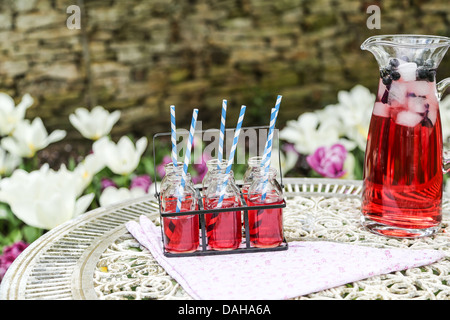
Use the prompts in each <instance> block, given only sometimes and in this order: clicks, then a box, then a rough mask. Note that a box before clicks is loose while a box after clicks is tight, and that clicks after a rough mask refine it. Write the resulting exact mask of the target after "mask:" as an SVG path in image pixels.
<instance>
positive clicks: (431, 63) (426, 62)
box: [423, 59, 434, 68]
mask: <svg viewBox="0 0 450 320" xmlns="http://www.w3.org/2000/svg"><path fill="white" fill-rule="evenodd" d="M423 65H424V67H429V68H431V67H432V66H433V65H434V61H433V59H427V60H426V61H425V63H424V64H423Z"/></svg>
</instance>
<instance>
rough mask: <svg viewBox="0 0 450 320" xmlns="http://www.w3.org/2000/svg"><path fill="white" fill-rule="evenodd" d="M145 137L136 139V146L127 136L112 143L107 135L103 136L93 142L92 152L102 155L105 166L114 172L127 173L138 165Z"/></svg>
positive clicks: (144, 145) (145, 141) (144, 146)
mask: <svg viewBox="0 0 450 320" xmlns="http://www.w3.org/2000/svg"><path fill="white" fill-rule="evenodd" d="M147 143H148V141H147V138H146V137H142V138H140V139H139V140H138V141H136V147H135V146H134V145H133V142H132V141H131V139H130V138H128V137H127V136H123V137H122V138H120V140H119V142H117V144H116V143H114V142H113V141H111V140H110V139H109V138H108V137H103V138H101V139H99V140H97V141H96V142H94V143H93V145H92V148H93V150H94V154H99V155H102V157H103V158H104V160H105V164H106V166H107V167H108V168H109V169H111V171H112V172H114V173H115V174H120V175H127V174H130V173H132V172H133V171H134V170H135V169H136V168H137V166H138V164H139V161H140V159H141V156H142V154H143V153H144V151H145V148H146V147H147Z"/></svg>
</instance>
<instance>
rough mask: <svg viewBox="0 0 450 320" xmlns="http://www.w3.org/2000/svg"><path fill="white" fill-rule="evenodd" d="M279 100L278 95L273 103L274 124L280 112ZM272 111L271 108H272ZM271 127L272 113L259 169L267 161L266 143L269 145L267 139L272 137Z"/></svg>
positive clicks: (279, 96)
mask: <svg viewBox="0 0 450 320" xmlns="http://www.w3.org/2000/svg"><path fill="white" fill-rule="evenodd" d="M281 98H282V96H281V95H278V97H277V101H276V103H275V111H276V113H275V119H274V120H273V121H274V124H275V121H276V119H277V117H278V112H279V111H280V104H281ZM272 110H273V108H272ZM271 126H272V113H271V116H270V123H269V133H268V134H267V140H266V145H265V146H264V153H263V157H262V160H261V167H264V165H265V164H266V161H267V147H268V143H269V137H270V135H273V132H270V130H271V129H270V128H271ZM273 128H275V127H273ZM273 130H274V129H272V131H273ZM269 163H270V161H269Z"/></svg>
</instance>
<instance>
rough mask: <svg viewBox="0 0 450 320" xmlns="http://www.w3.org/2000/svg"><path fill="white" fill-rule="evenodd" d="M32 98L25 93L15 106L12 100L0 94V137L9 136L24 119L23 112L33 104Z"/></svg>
mask: <svg viewBox="0 0 450 320" xmlns="http://www.w3.org/2000/svg"><path fill="white" fill-rule="evenodd" d="M33 102H34V100H33V98H32V97H31V96H30V95H29V94H28V93H27V94H25V95H24V96H23V97H22V101H21V102H20V103H19V104H18V105H17V106H16V105H15V103H14V100H13V98H11V97H10V96H9V95H7V94H6V93H3V92H0V135H1V136H4V135H9V134H11V133H12V132H13V131H14V128H15V127H16V125H17V124H18V123H19V122H21V121H22V120H23V119H24V117H25V111H26V110H27V109H28V108H29V107H30V106H31V105H32V104H33Z"/></svg>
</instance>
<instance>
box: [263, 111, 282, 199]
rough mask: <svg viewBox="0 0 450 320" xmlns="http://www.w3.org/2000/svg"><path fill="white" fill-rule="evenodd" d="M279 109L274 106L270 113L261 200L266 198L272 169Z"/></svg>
mask: <svg viewBox="0 0 450 320" xmlns="http://www.w3.org/2000/svg"><path fill="white" fill-rule="evenodd" d="M277 115H278V112H277V109H276V108H272V110H271V113H270V128H269V135H268V137H267V148H266V151H265V158H264V160H263V161H265V163H264V164H262V166H263V168H264V182H263V194H262V196H261V201H264V200H266V186H267V183H268V180H269V169H270V158H271V156H272V142H273V131H274V129H275V122H276V120H277Z"/></svg>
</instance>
